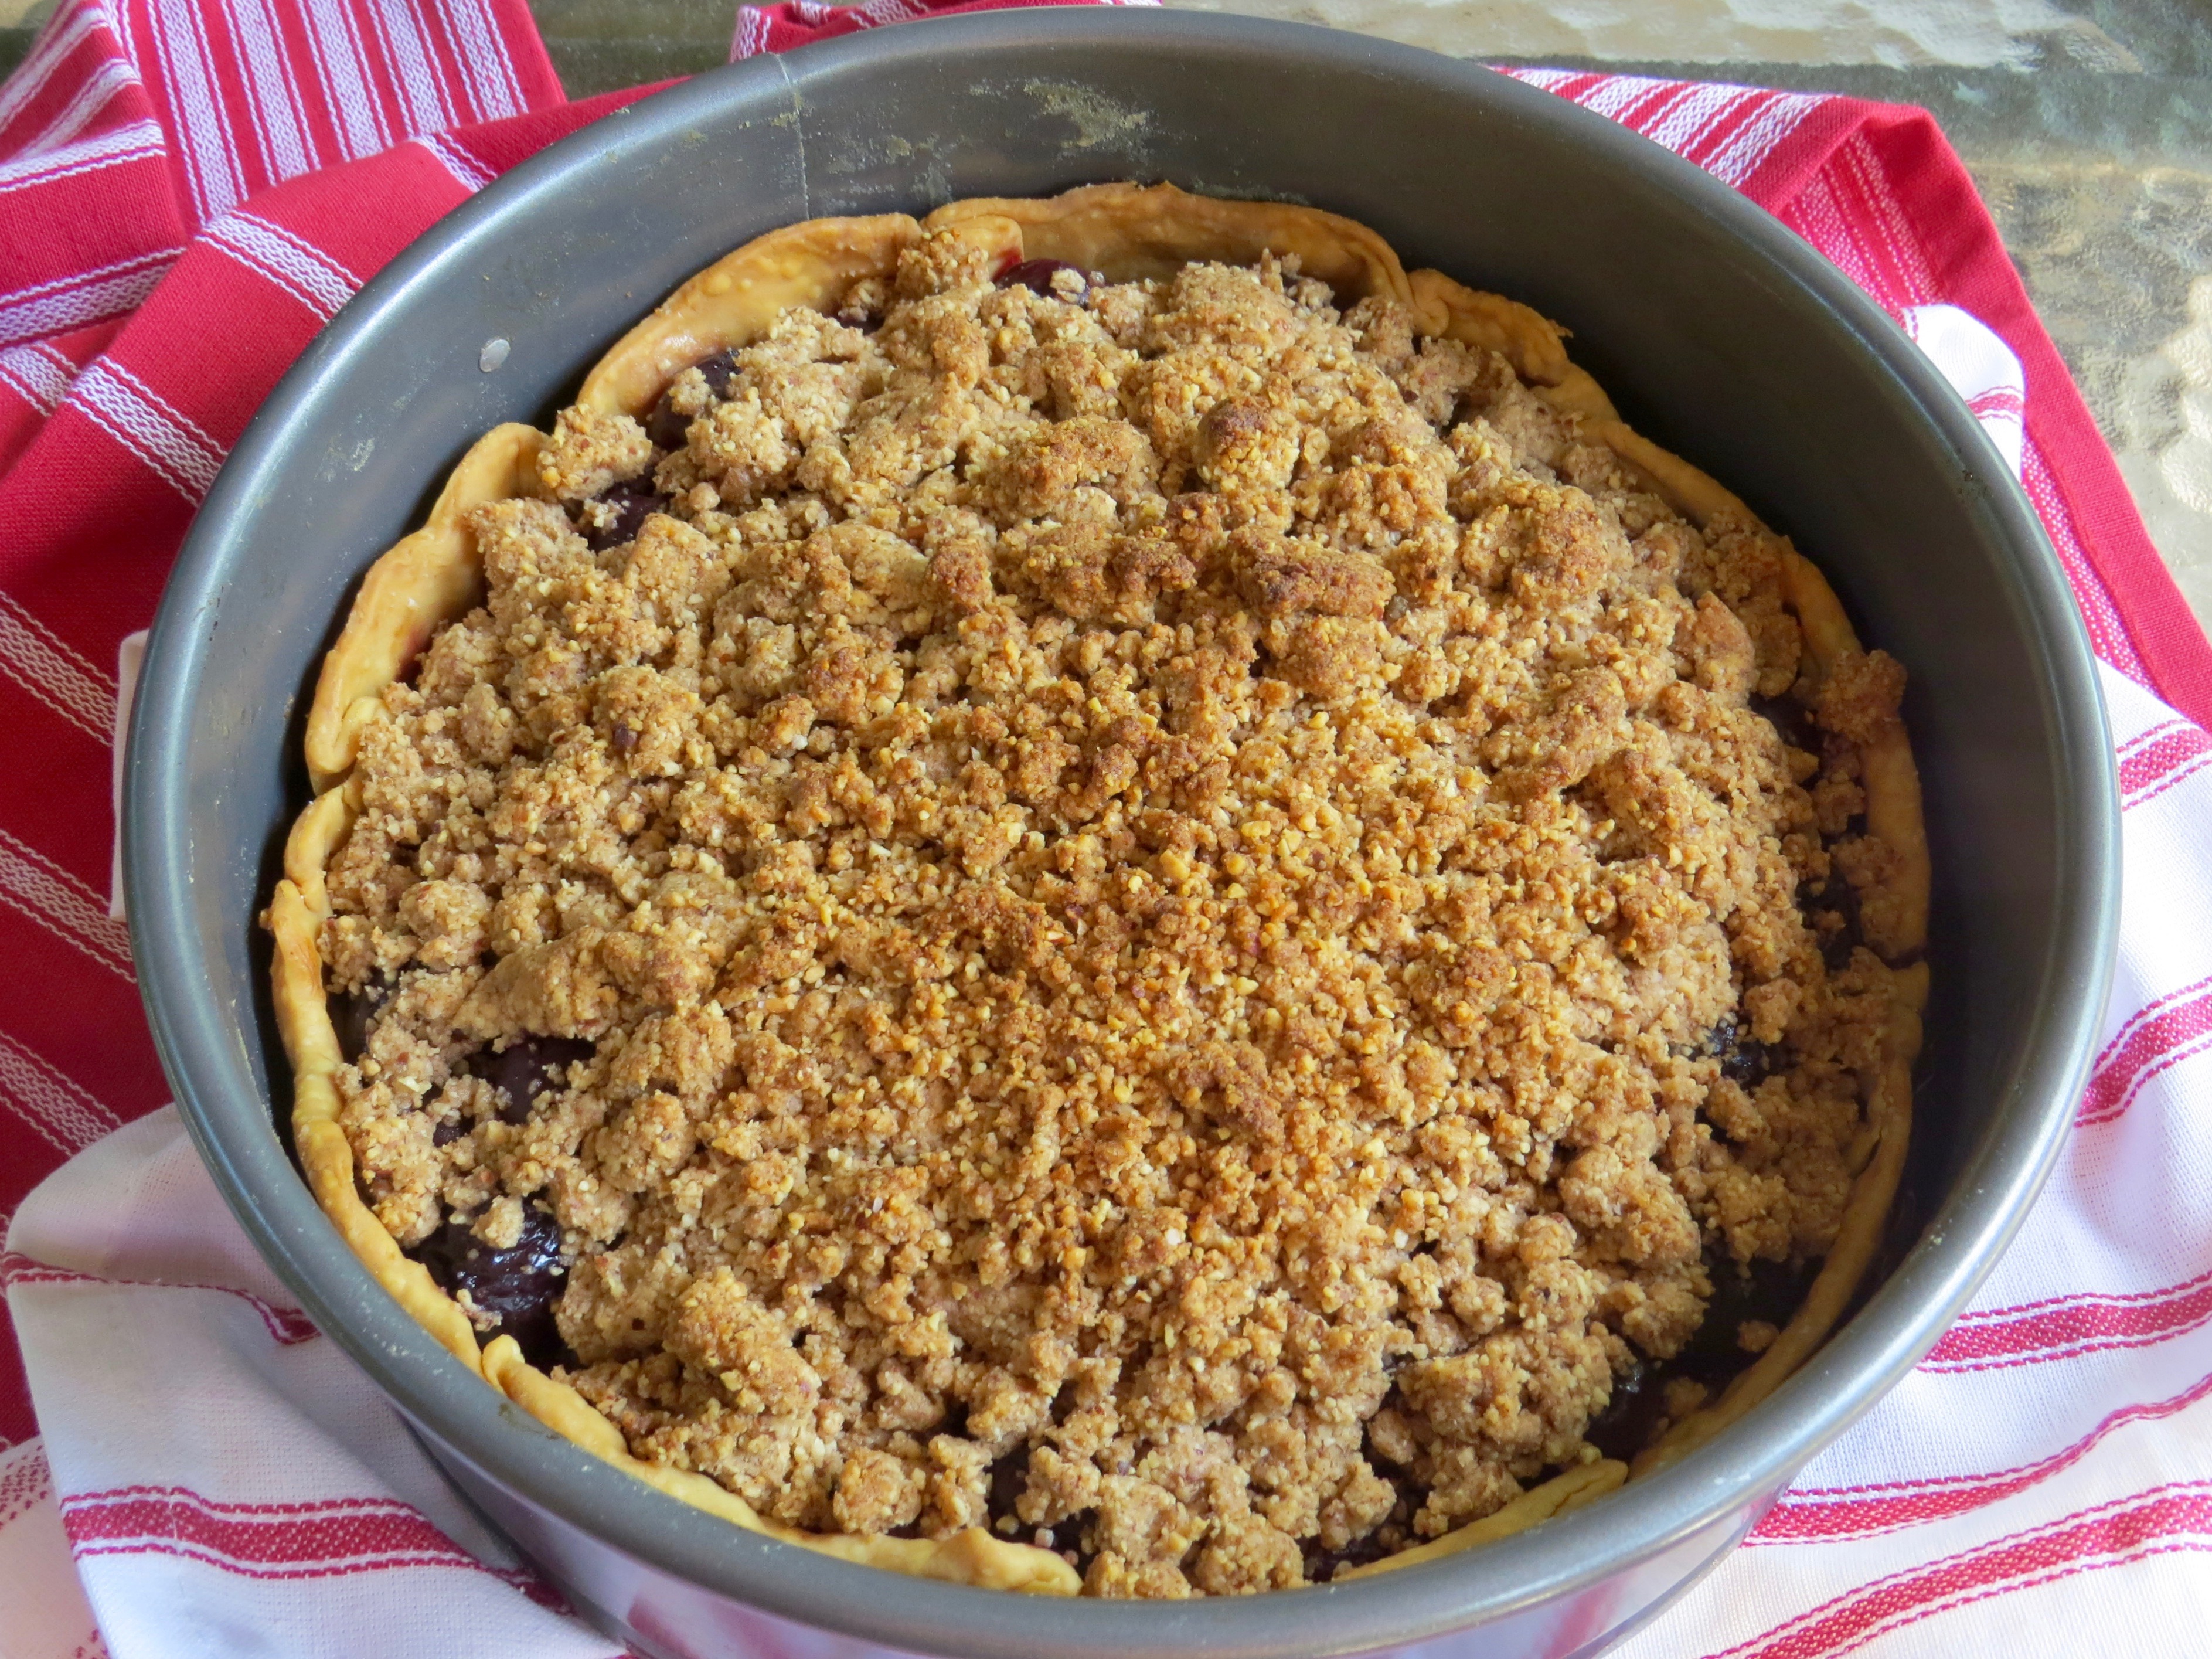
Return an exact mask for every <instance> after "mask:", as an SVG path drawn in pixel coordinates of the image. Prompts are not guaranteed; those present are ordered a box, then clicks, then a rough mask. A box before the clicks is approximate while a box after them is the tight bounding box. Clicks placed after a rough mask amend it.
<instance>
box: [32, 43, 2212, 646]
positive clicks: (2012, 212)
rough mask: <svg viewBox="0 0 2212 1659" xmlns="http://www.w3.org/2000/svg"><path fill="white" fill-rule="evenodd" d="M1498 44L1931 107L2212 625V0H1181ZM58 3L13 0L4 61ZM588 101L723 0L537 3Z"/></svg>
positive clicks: (1468, 49) (675, 59)
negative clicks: (2211, 3)
mask: <svg viewBox="0 0 2212 1659" xmlns="http://www.w3.org/2000/svg"><path fill="white" fill-rule="evenodd" d="M52 3H53V0H0V70H6V69H8V68H11V67H12V66H13V65H14V64H15V62H16V61H17V60H18V59H20V58H21V56H22V53H23V52H24V51H25V50H27V47H28V45H29V41H30V38H31V35H32V33H33V29H34V27H35V25H36V23H37V22H38V21H40V19H41V18H43V17H44V16H45V15H46V13H47V12H49V11H50V10H51V9H52ZM1179 3H1197V4H1203V5H1205V6H1206V7H1207V8H1208V9H1228V10H1235V11H1243V12H1250V13H1254V14H1256V15H1268V16H1276V17H1286V18H1293V19H1297V20H1300V21H1309V22H1328V23H1332V24H1335V25H1337V26H1339V27H1348V28H1358V29H1364V30H1368V31H1370V32H1371V33H1376V34H1381V35H1387V36H1389V37H1390V38H1392V39H1395V40H1407V41H1410V42H1413V43H1414V44H1417V45H1419V46H1428V47H1431V48H1433V49H1434V50H1437V51H1440V52H1451V53H1454V54H1456V55H1460V56H1467V57H1478V58H1484V59H1486V60H1488V61H1493V62H1516V63H1537V62H1541V63H1547V64H1559V65H1562V66H1565V67H1589V68H1607V69H1621V70H1636V71H1639V72H1644V73H1650V74H1655V75H1679V76H1703V77H1708V78H1714V79H1724V80H1730V81H1738V82H1748V83H1753V84H1759V85H1767V86H1788V87H1796V88H1804V89H1807V90H1822V91H1834V92H1848V93H1853V94H1857V95H1858V96H1861V97H1866V98H1880V99H1886V100H1891V101H1893V102H1898V103H1909V104H1920V105H1923V106H1926V107H1927V108H1929V109H1930V110H1932V111H1933V112H1935V114H1936V118H1937V119H1938V120H1940V121H1941V122H1942V125H1943V129H1944V131H1946V132H1948V134H1949V135H1950V137H1951V140H1952V143H1954V144H1955V145H1956V146H1957V147H1958V149H1959V152H1960V155H1962V156H1963V157H1964V158H1965V160H1966V165H1967V167H1969V168H1970V169H1971V170H1972V173H1973V174H1974V178H1975V180H1976V182H1977V183H1978V184H1979V185H1980V186H1981V189H1982V192H1983V194H1984V197H1986V198H1987V199H1988V201H1989V204H1990V210H1991V212H1992V213H1993V214H1994V215H1995V216H1996V222H1997V226H1998V228H1999V229H2000V230H2001V231H2002V233H2003V235H2004V238H2005V242H2006V246H2008V247H2009V248H2010V249H2011V251H2012V253H2013V257H2014V258H2015V260H2016V261H2017V262H2018V264H2019V265H2020V267H2021V272H2022V274H2023V275H2024V276H2025V277H2026V279H2027V287H2028V292H2029V293H2030V294H2031V295H2033V298H2034V301H2035V303H2036V305H2037V307H2038V308H2039V310H2040V311H2041V312H2042V313H2043V317H2044V320H2045V323H2046V324H2047V325H2049V327H2050V329H2051V335H2052V337H2053V338H2054V339H2056V340H2057V343H2058V348H2059V350H2060V351H2061V352H2062V353H2063V354H2064V356H2065V358H2066V362H2067V363H2068V366H2069V368H2071V369H2072V370H2073V372H2074V375H2075V379H2076V380H2078V381H2079V382H2080V383H2081V390H2082V392H2083V395H2084V396H2085V397H2086V398H2087V399H2088V403H2089V406H2090V408H2091V409H2092V410H2093V411H2094V412H2095V414H2096V417H2097V420H2098V422H2099V423H2100V426H2101V427H2102V428H2103V429H2104V432H2105V435H2106V438H2107V439H2108V440H2110V441H2111V442H2112V447H2113V450H2114V452H2115V453H2117V454H2118V457H2119V461H2120V466H2121V470H2122V471H2123V472H2124V473H2125V475H2126V477H2127V479H2128V482H2129V483H2130V486H2131V487H2132V488H2133V489H2134V490H2135V491H2136V499H2137V501H2139V502H2140V504H2141V505H2142V512H2143V518H2144V520H2145V522H2146V523H2147V524H2148V526H2149V527H2150V532H2151V535H2152V538H2154V540H2155V541H2156V542H2157V544H2158V545H2159V548H2160V550H2161V551H2162V552H2163V553H2164V554H2165V556H2166V560H2167V562H2168V563H2169V564H2170V565H2171V566H2172V568H2173V570H2174V572H2175V574H2176V576H2177V577H2178V578H2179V580H2180V583H2181V586H2182V588H2183V591H2184V592H2186V593H2187V594H2188V595H2189V598H2190V600H2191V604H2192V605H2194V606H2195V608H2196V611H2197V616H2198V617H2200V618H2201V619H2212V26H2208V21H2207V17H2206V14H2205V11H2204V9H2203V0H1227V3H1226V4H1223V3H1220V0H1179ZM532 9H533V10H534V11H535V13H536V14H537V16H538V23H539V26H540V27H541V28H542V29H543V31H544V36H545V42H546V46H547V47H548V49H549V50H550V52H551V53H552V56H553V61H554V63H555V64H556V67H557V68H558V69H559V70H560V72H561V76H562V82H563V84H565V85H566V86H567V88H568V91H569V93H570V94H571V95H572V96H575V97H584V96H587V95H589V94H592V93H595V92H604V91H607V90H610V89H611V88H617V87H624V86H632V85H635V84H636V83H638V82H644V81H656V80H662V79H665V78H667V77H669V76H678V75H686V74H690V73H693V72H695V71H696V70H702V69H705V68H708V67H709V66H711V65H712V64H717V63H720V61H721V60H722V58H723V57H724V56H725V55H726V52H728V50H729V40H730V33H731V24H732V9H731V6H730V4H729V3H728V0H532Z"/></svg>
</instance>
